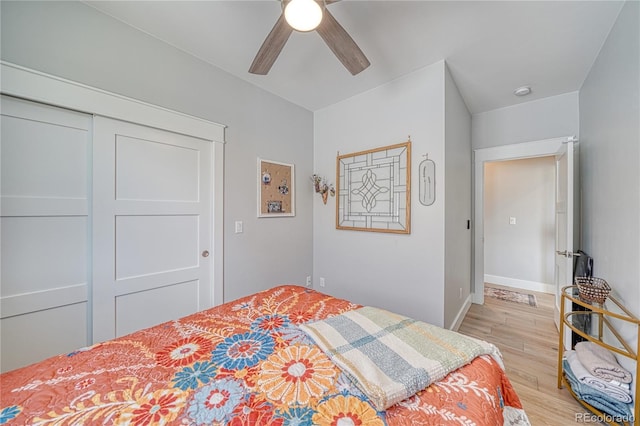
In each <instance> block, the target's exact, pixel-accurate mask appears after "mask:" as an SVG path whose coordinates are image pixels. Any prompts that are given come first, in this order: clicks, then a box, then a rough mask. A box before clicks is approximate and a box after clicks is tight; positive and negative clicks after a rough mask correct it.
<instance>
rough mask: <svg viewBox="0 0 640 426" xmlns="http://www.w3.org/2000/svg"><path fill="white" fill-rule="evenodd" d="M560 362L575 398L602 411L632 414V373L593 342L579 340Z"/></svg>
mask: <svg viewBox="0 0 640 426" xmlns="http://www.w3.org/2000/svg"><path fill="white" fill-rule="evenodd" d="M562 363H563V367H564V371H565V375H566V378H567V380H568V381H569V384H570V385H571V388H572V389H573V391H574V392H575V394H576V395H577V396H578V398H580V399H582V400H583V401H585V402H587V403H588V404H590V405H591V406H593V407H595V408H597V409H598V410H600V411H602V412H604V413H607V414H610V415H613V416H616V417H623V418H630V417H631V411H630V407H629V404H630V403H632V402H633V398H632V396H631V385H630V383H631V380H632V376H631V373H630V372H629V371H627V370H625V369H624V368H623V367H622V366H620V364H618V361H617V360H616V358H615V356H614V355H613V354H612V353H611V352H609V351H608V350H607V349H605V348H603V347H602V346H599V345H597V344H595V343H593V342H580V343H577V344H576V346H575V350H574V351H571V350H570V351H566V352H565V355H564V360H563V362H562Z"/></svg>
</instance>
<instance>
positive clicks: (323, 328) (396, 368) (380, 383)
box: [300, 306, 503, 410]
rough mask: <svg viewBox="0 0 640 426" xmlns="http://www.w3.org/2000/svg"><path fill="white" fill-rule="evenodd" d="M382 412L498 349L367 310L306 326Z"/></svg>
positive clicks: (497, 357)
mask: <svg viewBox="0 0 640 426" xmlns="http://www.w3.org/2000/svg"><path fill="white" fill-rule="evenodd" d="M300 328H302V330H304V331H305V332H306V333H307V334H308V335H309V336H310V337H311V338H312V339H313V340H314V341H315V343H316V344H317V345H318V346H320V348H322V350H323V351H324V352H325V353H326V354H327V355H328V356H329V357H330V358H331V360H332V361H333V362H334V363H335V364H336V365H337V366H338V367H339V368H340V369H341V370H342V371H343V372H344V373H345V374H347V375H348V376H349V378H350V379H351V380H352V381H353V382H354V383H355V384H356V385H357V386H358V388H359V389H360V390H361V391H362V392H363V393H364V394H365V395H366V396H367V397H369V399H370V400H371V402H372V403H373V404H374V405H375V406H376V408H377V409H378V410H385V409H387V408H389V407H391V406H392V405H394V404H396V403H398V402H400V401H402V400H404V399H406V398H408V397H410V396H412V395H414V394H415V393H416V392H419V391H421V390H423V389H425V388H426V387H427V386H429V385H430V384H431V383H433V382H435V381H437V380H440V379H442V378H443V377H445V376H446V375H447V374H449V373H450V372H451V371H454V370H456V369H458V368H459V367H462V366H463V365H466V364H468V363H469V362H471V361H472V360H473V359H474V358H476V357H477V356H480V355H485V354H490V355H492V356H493V357H494V358H495V359H496V360H497V361H498V364H500V366H503V365H502V359H501V355H500V352H499V351H498V348H496V347H495V346H494V345H492V344H490V343H488V342H484V341H481V340H477V339H474V338H472V337H468V336H463V335H461V334H459V333H456V332H454V331H449V330H445V329H443V328H440V327H437V326H434V325H431V324H427V323H424V322H420V321H417V320H414V319H411V318H407V317H404V316H401V315H397V314H394V313H391V312H388V311H384V310H381V309H377V308H373V307H370V306H366V307H363V308H360V309H356V310H353V311H348V312H345V313H342V314H340V315H336V316H334V317H331V318H327V319H325V320H321V321H315V322H311V323H306V324H302V325H300Z"/></svg>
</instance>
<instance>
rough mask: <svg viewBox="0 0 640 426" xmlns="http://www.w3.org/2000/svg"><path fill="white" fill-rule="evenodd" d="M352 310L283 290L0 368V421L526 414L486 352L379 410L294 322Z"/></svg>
mask: <svg viewBox="0 0 640 426" xmlns="http://www.w3.org/2000/svg"><path fill="white" fill-rule="evenodd" d="M357 307H359V306H358V305H355V304H352V303H350V302H348V301H346V300H342V299H336V298H333V297H331V296H327V295H324V294H322V293H319V292H316V291H313V290H309V289H306V288H303V287H298V286H280V287H276V288H273V289H270V290H266V291H263V292H260V293H257V294H255V295H253V296H249V297H245V298H242V299H239V300H237V301H234V302H230V303H226V304H224V305H221V306H218V307H215V308H212V309H209V310H206V311H202V312H199V313H196V314H193V315H190V316H187V317H184V318H182V319H179V320H175V321H171V322H167V323H164V324H160V325H157V326H155V327H152V328H148V329H145V330H141V331H138V332H136V333H133V334H130V335H127V336H123V337H121V338H118V339H115V340H110V341H107V342H103V343H98V344H95V345H93V346H90V347H87V348H83V349H80V350H77V351H75V352H72V353H69V354H63V355H59V356H57V357H53V358H49V359H46V360H44V361H42V362H40V363H37V364H33V365H30V366H28V367H24V368H21V369H17V370H13V371H10V372H7V373H4V374H2V375H1V376H0V382H1V394H0V395H1V400H0V404H1V405H0V424H17V425H23V424H29V425H58V424H78V425H88V424H91V425H93V424H132V425H145V426H146V425H165V424H177V425H179V424H183V425H234V426H235V425H276V426H279V425H282V426H294V425H295V426H303V425H339V426H342V425H362V426H365V425H385V424H386V425H389V426H393V425H427V424H429V425H431V424H433V425H445V424H446V425H449V424H451V425H490V426H496V425H502V424H505V420H504V419H505V418H506V417H508V418H509V419H510V420H508V421H507V422H506V424H518V421H519V417H522V418H523V419H524V418H526V416H524V412H523V411H522V410H521V408H522V407H521V405H520V401H519V399H518V397H517V395H516V394H515V392H514V390H513V388H512V387H511V384H510V383H509V380H508V379H507V377H506V376H505V374H504V372H503V370H502V369H501V368H500V367H499V366H498V365H497V363H496V362H495V361H494V360H493V359H492V358H491V357H489V356H482V357H478V358H476V359H475V360H474V361H473V362H471V363H470V364H468V365H466V366H464V367H462V368H460V369H458V370H456V371H454V372H453V373H451V374H449V375H448V376H447V377H445V378H444V379H443V380H441V381H439V382H436V383H434V384H432V385H431V386H429V387H428V388H427V389H425V390H423V391H421V392H419V393H418V394H416V395H415V396H413V397H411V398H409V399H407V400H404V401H402V402H400V403H398V404H396V405H395V406H393V407H391V408H390V409H388V410H386V411H382V412H380V411H376V409H374V408H373V406H372V405H371V404H370V403H369V401H368V400H367V399H366V397H364V395H363V394H362V393H361V392H360V391H359V390H358V389H357V388H356V387H355V386H354V385H353V384H352V383H351V382H350V381H349V379H347V377H346V376H345V375H344V374H342V373H341V372H340V371H339V370H338V368H337V367H336V366H334V365H333V364H332V362H331V361H330V360H329V358H328V357H327V356H326V355H325V354H324V353H323V352H322V351H321V350H320V349H319V348H318V347H317V346H315V345H314V344H313V343H312V341H311V340H310V339H309V337H308V336H307V335H306V334H304V332H302V331H301V330H300V329H299V328H298V327H297V324H301V323H304V322H306V321H310V320H318V319H322V318H326V317H328V316H331V315H335V314H339V313H342V312H345V311H347V310H351V309H355V308H357ZM503 413H506V414H508V415H506V414H503ZM523 424H527V423H523Z"/></svg>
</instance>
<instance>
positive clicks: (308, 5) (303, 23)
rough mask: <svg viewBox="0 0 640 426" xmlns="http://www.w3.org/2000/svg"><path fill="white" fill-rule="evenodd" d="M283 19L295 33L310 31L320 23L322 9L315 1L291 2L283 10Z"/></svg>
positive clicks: (298, 0) (293, 0)
mask: <svg viewBox="0 0 640 426" xmlns="http://www.w3.org/2000/svg"><path fill="white" fill-rule="evenodd" d="M284 18H285V19H286V20H287V23H288V24H289V25H291V28H293V29H294V30H296V31H302V32H306V31H312V30H315V29H316V27H317V26H318V25H320V22H321V21H322V8H321V7H320V5H319V4H318V3H316V2H315V0H291V1H290V2H289V3H288V4H287V6H286V7H285V9H284Z"/></svg>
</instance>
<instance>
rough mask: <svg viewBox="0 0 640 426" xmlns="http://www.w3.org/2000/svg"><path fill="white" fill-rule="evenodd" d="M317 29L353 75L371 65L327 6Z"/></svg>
mask: <svg viewBox="0 0 640 426" xmlns="http://www.w3.org/2000/svg"><path fill="white" fill-rule="evenodd" d="M316 31H318V34H320V37H322V39H323V40H324V42H325V43H327V46H329V49H331V51H332V52H333V53H334V54H335V55H336V57H337V58H338V59H339V60H340V62H342V65H344V66H345V68H347V69H348V70H349V72H350V73H351V74H352V75H356V74H358V73H359V72H361V71H362V70H364V69H366V68H367V67H368V66H369V65H371V63H370V62H369V60H368V59H367V57H366V56H364V53H362V50H360V48H359V47H358V45H357V44H356V42H355V41H353V39H352V38H351V36H350V35H349V34H348V33H347V32H346V31H345V29H344V28H342V25H340V24H339V23H338V21H336V18H334V17H333V15H332V14H331V13H329V11H328V10H327V9H326V8H325V9H324V16H323V17H322V22H321V23H320V25H319V26H318V28H316Z"/></svg>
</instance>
